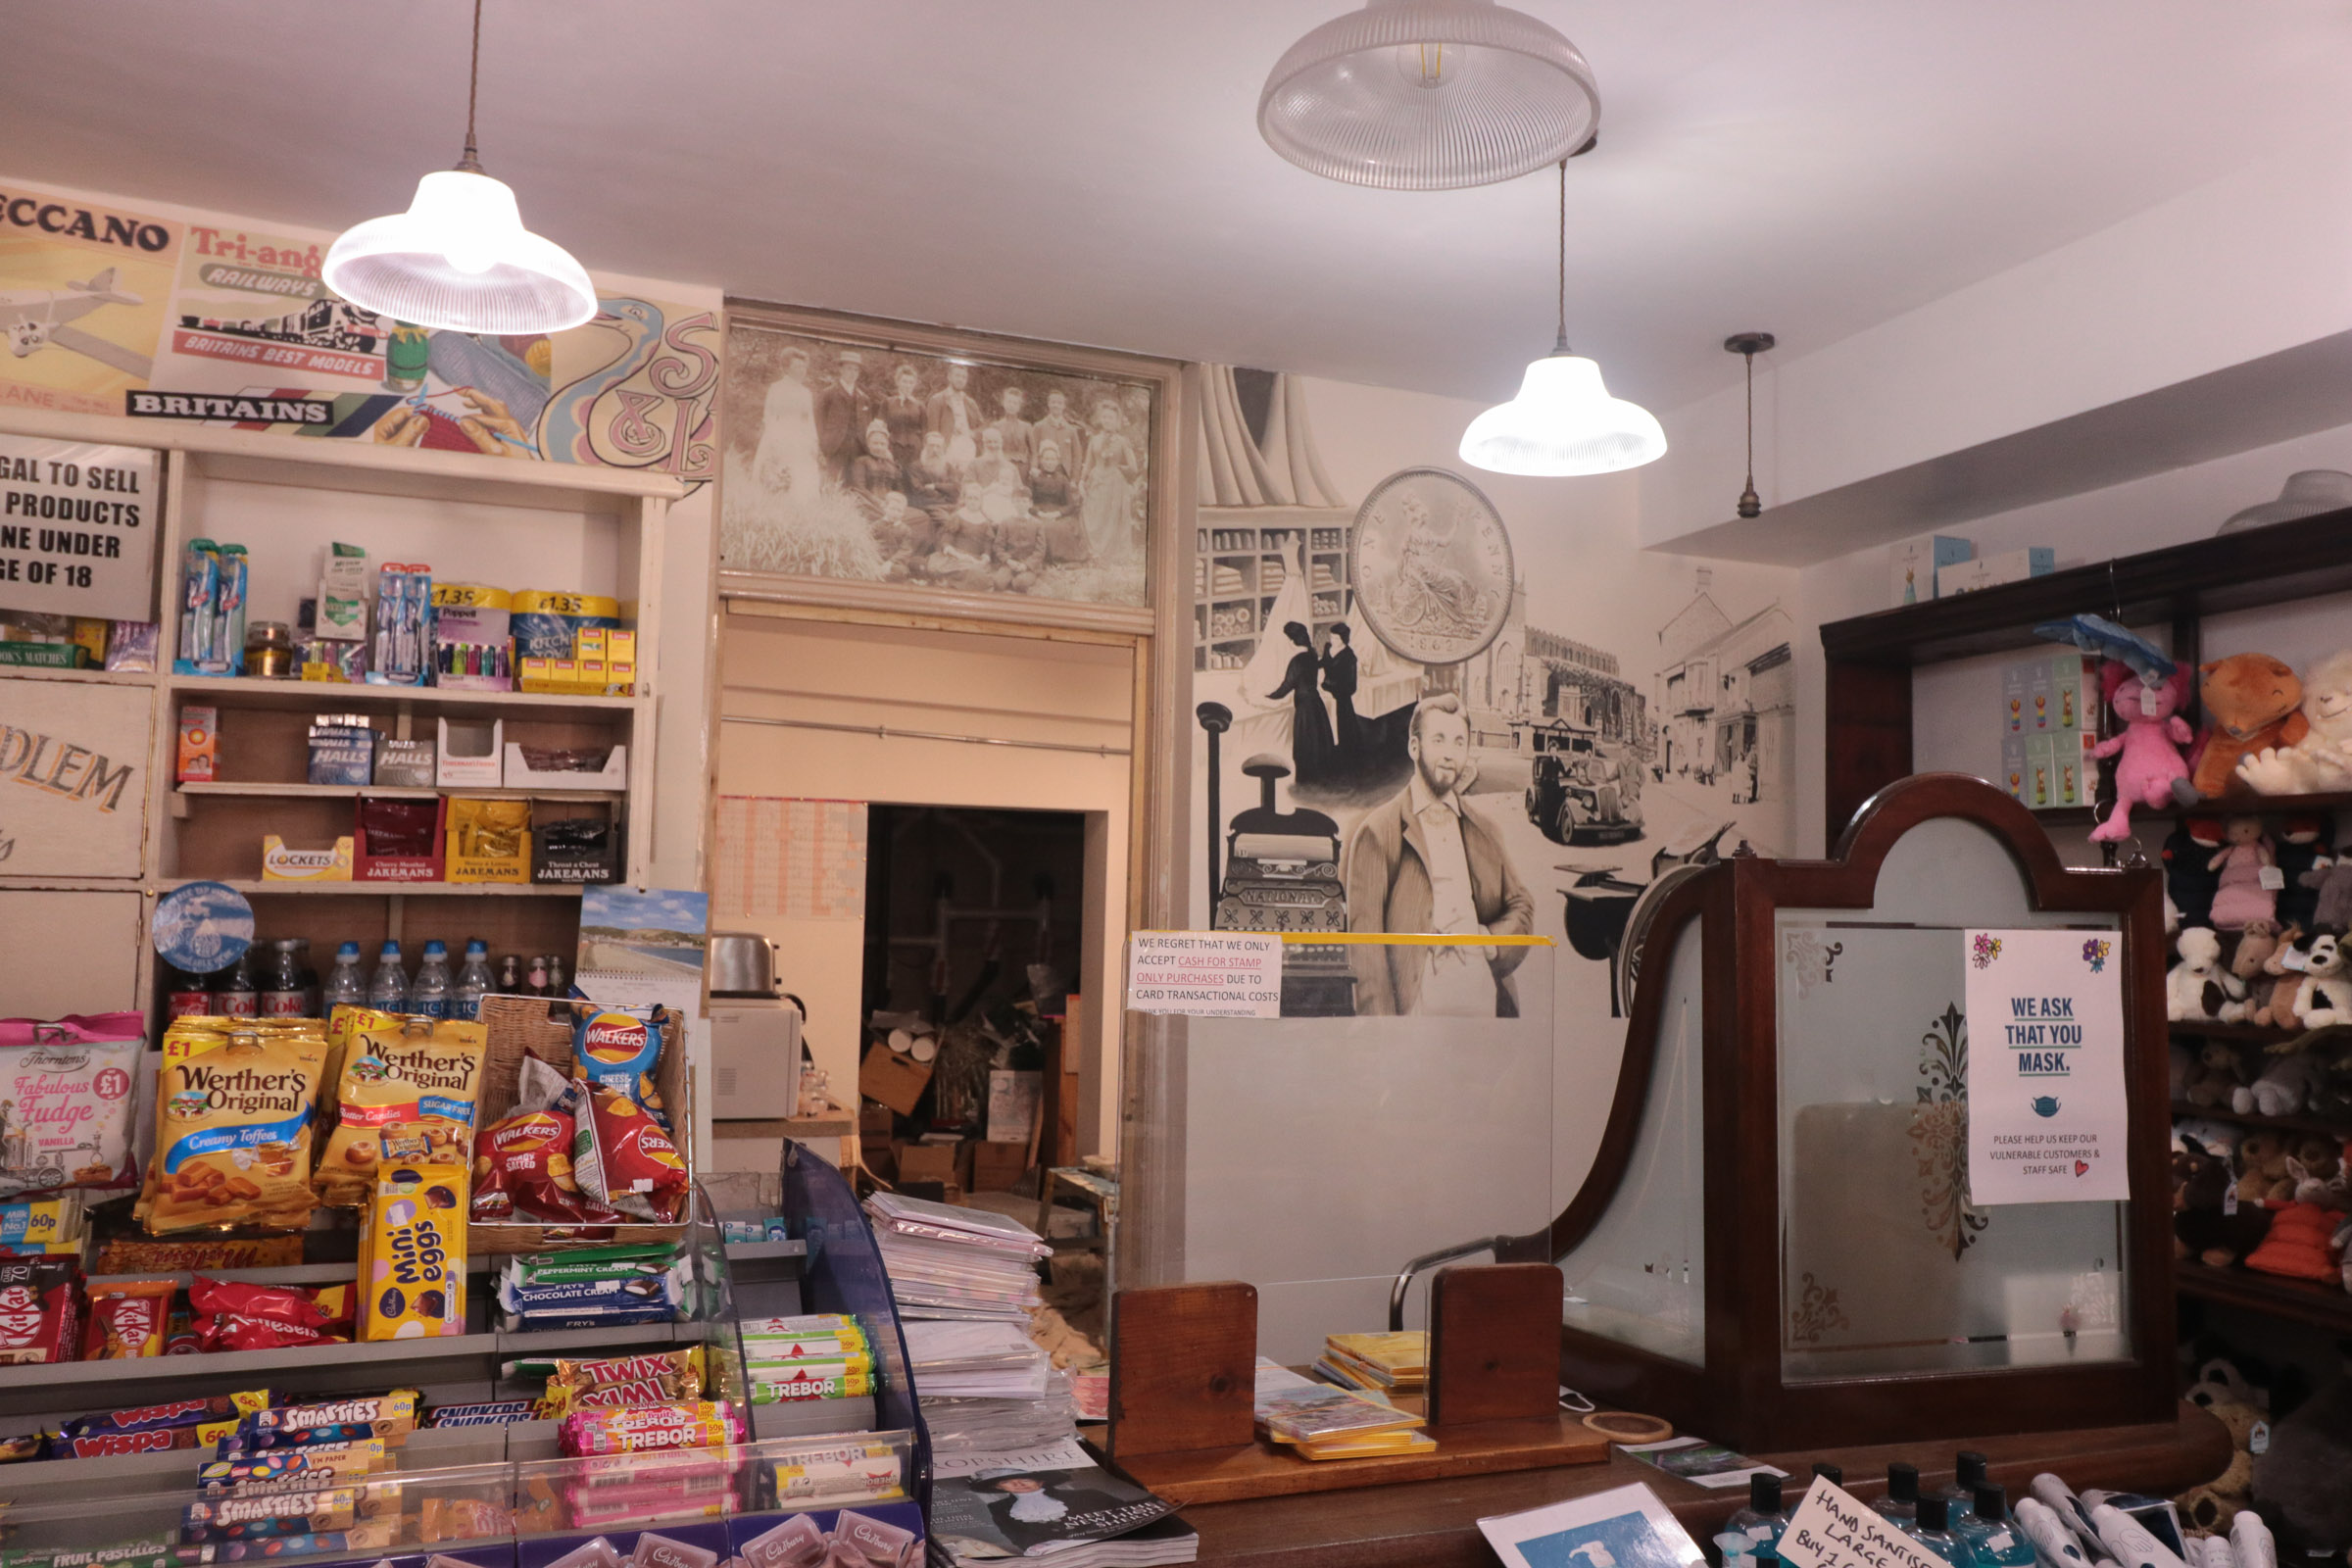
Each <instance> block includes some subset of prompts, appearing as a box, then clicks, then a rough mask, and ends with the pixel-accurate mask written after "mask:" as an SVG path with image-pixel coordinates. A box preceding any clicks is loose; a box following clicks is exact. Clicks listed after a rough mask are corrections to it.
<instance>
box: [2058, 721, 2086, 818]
mask: <svg viewBox="0 0 2352 1568" xmlns="http://www.w3.org/2000/svg"><path fill="white" fill-rule="evenodd" d="M2050 764H2051V768H2052V775H2051V777H2052V790H2051V795H2050V804H2051V805H2053V806H2081V805H2082V803H2083V801H2084V799H2085V797H2084V795H2083V793H2082V749H2081V748H2080V747H2076V746H2070V745H2068V744H2067V737H2065V736H2064V735H2059V736H2055V737H2053V738H2052V740H2051V742H2050Z"/></svg>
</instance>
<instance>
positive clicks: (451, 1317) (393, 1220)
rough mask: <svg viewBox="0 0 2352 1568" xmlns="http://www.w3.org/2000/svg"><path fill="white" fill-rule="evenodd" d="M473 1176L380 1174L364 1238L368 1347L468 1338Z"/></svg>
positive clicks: (410, 1171) (453, 1170)
mask: <svg viewBox="0 0 2352 1568" xmlns="http://www.w3.org/2000/svg"><path fill="white" fill-rule="evenodd" d="M387 1152H388V1151H387ZM466 1176H467V1171H466V1167H465V1166H463V1165H437V1164H428V1163H424V1162H421V1161H411V1160H395V1159H389V1158H387V1159H386V1160H385V1161H384V1163H383V1164H382V1165H380V1166H378V1167H377V1169H376V1178H375V1193H374V1196H373V1197H372V1199H371V1200H370V1201H369V1202H368V1225H367V1229H366V1230H365V1231H364V1232H363V1233H362V1235H361V1238H360V1293H359V1294H360V1311H359V1331H360V1332H359V1337H360V1338H361V1339H362V1340H414V1339H423V1338H429V1337H433V1336H438V1335H450V1334H464V1333H465V1332H466Z"/></svg>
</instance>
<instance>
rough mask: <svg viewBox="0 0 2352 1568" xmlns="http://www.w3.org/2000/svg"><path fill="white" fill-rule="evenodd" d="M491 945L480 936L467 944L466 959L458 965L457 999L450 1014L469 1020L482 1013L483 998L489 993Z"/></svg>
mask: <svg viewBox="0 0 2352 1568" xmlns="http://www.w3.org/2000/svg"><path fill="white" fill-rule="evenodd" d="M490 987H491V980H490V945H489V944H488V943H486V942H484V941H483V940H482V939H481V938H480V937H475V938H474V939H473V940H472V941H470V942H468V943H466V961H465V962H464V963H463V964H461V965H460V966H459V967H458V989H457V995H456V1000H455V1001H454V1002H453V1003H452V1004H451V1005H450V1009H449V1015H450V1016H451V1017H453V1018H464V1019H466V1020H468V1021H471V1020H472V1019H475V1018H479V1017H480V1016H481V1015H482V998H483V997H485V996H487V995H489V993H490Z"/></svg>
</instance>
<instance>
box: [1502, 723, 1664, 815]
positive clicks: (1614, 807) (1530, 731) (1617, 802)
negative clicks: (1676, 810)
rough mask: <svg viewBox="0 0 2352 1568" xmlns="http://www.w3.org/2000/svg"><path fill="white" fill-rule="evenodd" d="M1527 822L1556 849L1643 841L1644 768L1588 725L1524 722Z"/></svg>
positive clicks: (1518, 726) (1518, 736)
mask: <svg viewBox="0 0 2352 1568" xmlns="http://www.w3.org/2000/svg"><path fill="white" fill-rule="evenodd" d="M1511 728H1512V730H1513V731H1514V739H1515V740H1517V741H1518V743H1519V750H1520V751H1522V752H1523V753H1525V754H1526V757H1527V760H1528V766H1529V770H1530V776H1529V778H1528V784H1527V819H1528V820H1529V821H1530V822H1533V823H1535V824H1536V826H1537V827H1539V828H1541V829H1543V831H1544V837H1545V838H1547V839H1549V840H1551V841H1552V843H1554V844H1623V843H1626V842H1627V841H1628V840H1631V839H1638V838H1640V837H1641V836H1642V764H1641V761H1640V760H1639V759H1636V758H1631V757H1628V756H1626V755H1625V754H1624V753H1623V752H1622V750H1621V749H1620V748H1618V747H1616V746H1614V745H1611V744H1608V743H1605V742H1603V741H1602V740H1601V738H1600V731H1599V729H1598V728H1597V727H1595V726H1593V725H1591V724H1574V723H1571V722H1569V721H1568V720H1567V719H1565V718H1551V719H1542V720H1526V719H1522V720H1520V721H1518V722H1517V723H1514V724H1513V725H1512V726H1511Z"/></svg>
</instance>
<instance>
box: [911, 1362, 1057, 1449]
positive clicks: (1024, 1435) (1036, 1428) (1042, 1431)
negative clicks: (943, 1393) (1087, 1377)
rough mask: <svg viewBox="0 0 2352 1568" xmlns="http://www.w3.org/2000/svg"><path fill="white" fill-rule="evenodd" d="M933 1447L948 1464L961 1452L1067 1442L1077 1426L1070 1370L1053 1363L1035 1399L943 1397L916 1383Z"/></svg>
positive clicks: (1029, 1447) (1027, 1447) (925, 1385)
mask: <svg viewBox="0 0 2352 1568" xmlns="http://www.w3.org/2000/svg"><path fill="white" fill-rule="evenodd" d="M917 1387H918V1388H920V1389H921V1390H922V1391H923V1393H922V1404H923V1425H924V1426H926V1427H929V1428H930V1429H931V1452H932V1453H933V1455H934V1456H935V1457H936V1458H937V1460H938V1461H939V1462H940V1463H942V1464H946V1463H949V1462H950V1461H952V1460H956V1459H958V1458H960V1457H961V1456H963V1455H966V1454H970V1455H985V1454H1005V1453H1019V1452H1023V1451H1026V1450H1029V1449H1033V1448H1045V1447H1050V1446H1053V1445H1054V1444H1056V1443H1066V1442H1068V1441H1069V1439H1070V1438H1071V1437H1073V1436H1074V1435H1075V1434H1076V1432H1077V1427H1076V1421H1077V1417H1078V1411H1077V1406H1076V1402H1075V1400H1074V1398H1073V1397H1072V1392H1071V1383H1070V1375H1069V1374H1068V1373H1067V1372H1061V1371H1056V1370H1054V1369H1051V1368H1049V1369H1048V1371H1047V1372H1046V1390H1045V1393H1044V1394H1042V1395H1040V1396H1039V1397H1036V1398H1034V1399H978V1398H964V1397H957V1396H950V1397H938V1396H934V1395H933V1394H931V1393H930V1392H929V1389H930V1385H929V1384H928V1383H918V1385H917Z"/></svg>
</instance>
